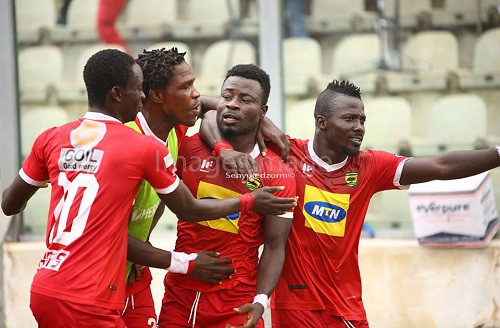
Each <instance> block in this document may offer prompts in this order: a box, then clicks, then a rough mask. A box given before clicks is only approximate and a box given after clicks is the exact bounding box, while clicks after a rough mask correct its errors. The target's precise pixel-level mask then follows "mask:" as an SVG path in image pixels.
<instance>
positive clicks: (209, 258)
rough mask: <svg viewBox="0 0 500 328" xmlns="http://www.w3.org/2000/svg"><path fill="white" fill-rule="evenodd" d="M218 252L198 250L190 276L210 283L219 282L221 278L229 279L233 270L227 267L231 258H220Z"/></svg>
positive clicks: (231, 261)
mask: <svg viewBox="0 0 500 328" xmlns="http://www.w3.org/2000/svg"><path fill="white" fill-rule="evenodd" d="M219 255H220V254H219V253H217V252H212V251H200V252H198V256H197V257H196V259H195V260H194V270H193V272H191V274H190V276H191V277H193V278H195V279H198V280H201V281H203V282H208V283H211V284H220V283H221V280H222V279H230V278H231V275H232V274H234V272H235V270H234V269H233V268H230V267H228V266H227V265H228V264H231V263H233V260H231V259H220V258H219Z"/></svg>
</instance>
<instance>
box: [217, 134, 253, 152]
mask: <svg viewBox="0 0 500 328" xmlns="http://www.w3.org/2000/svg"><path fill="white" fill-rule="evenodd" d="M256 136H257V135H256V134H255V133H251V134H244V135H239V136H227V135H224V134H223V138H224V140H226V141H227V142H229V143H230V144H231V146H233V148H234V150H236V151H239V152H241V153H245V154H250V153H251V152H252V150H253V149H254V147H255V140H256V139H255V138H256Z"/></svg>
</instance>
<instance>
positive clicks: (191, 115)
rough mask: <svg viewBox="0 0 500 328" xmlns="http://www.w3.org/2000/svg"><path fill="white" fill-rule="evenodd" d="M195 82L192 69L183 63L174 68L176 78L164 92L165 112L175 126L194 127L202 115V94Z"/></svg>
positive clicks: (172, 79) (170, 81)
mask: <svg viewBox="0 0 500 328" xmlns="http://www.w3.org/2000/svg"><path fill="white" fill-rule="evenodd" d="M194 80H195V76H194V74H193V71H192V70H191V67H190V66H189V64H188V63H186V62H182V63H180V64H179V65H177V66H175V67H174V76H173V77H172V78H170V80H169V82H168V85H167V86H166V88H165V89H164V90H163V93H164V101H163V112H164V113H165V114H166V115H167V118H168V119H169V120H170V121H171V122H173V123H174V124H175V125H177V124H181V125H186V126H193V125H194V124H195V123H196V119H197V118H198V116H200V114H201V101H200V99H199V98H200V93H199V92H198V90H197V89H196V88H195V86H194Z"/></svg>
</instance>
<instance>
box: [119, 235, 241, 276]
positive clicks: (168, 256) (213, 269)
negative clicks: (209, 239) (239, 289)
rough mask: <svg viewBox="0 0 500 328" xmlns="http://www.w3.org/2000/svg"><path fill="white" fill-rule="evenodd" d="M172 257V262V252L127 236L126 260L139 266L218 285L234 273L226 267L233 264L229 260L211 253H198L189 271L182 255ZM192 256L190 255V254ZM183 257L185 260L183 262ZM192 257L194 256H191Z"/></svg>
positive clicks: (187, 260)
mask: <svg viewBox="0 0 500 328" xmlns="http://www.w3.org/2000/svg"><path fill="white" fill-rule="evenodd" d="M174 254H178V255H179V254H182V255H179V256H174V261H173V262H172V252H168V251H165V250H162V249H160V248H156V247H154V246H153V245H151V244H150V243H149V242H143V241H141V240H139V239H137V238H134V237H132V236H130V235H129V236H128V250H127V260H129V261H130V262H133V263H137V264H140V265H145V266H149V267H153V268H160V269H167V270H169V271H172V272H176V273H187V274H189V275H190V276H192V277H193V278H195V279H198V280H201V281H204V282H208V283H212V284H219V283H220V281H221V280H222V279H229V278H230V277H231V275H232V274H233V273H234V269H233V268H230V267H228V266H227V265H229V264H231V263H233V261H232V260H231V259H220V258H219V253H216V252H211V251H200V252H198V253H195V254H196V258H195V259H194V260H192V261H193V264H194V267H193V268H192V270H191V271H188V268H189V263H188V262H189V258H190V257H188V256H183V255H187V254H184V253H174ZM190 255H192V254H190ZM183 257H185V258H186V260H185V261H184V262H183V259H182V258H183ZM192 257H194V256H192Z"/></svg>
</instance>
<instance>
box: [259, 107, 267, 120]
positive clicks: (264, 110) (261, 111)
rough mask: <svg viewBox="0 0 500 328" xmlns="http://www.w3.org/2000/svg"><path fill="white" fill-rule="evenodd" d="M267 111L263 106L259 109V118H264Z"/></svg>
mask: <svg viewBox="0 0 500 328" xmlns="http://www.w3.org/2000/svg"><path fill="white" fill-rule="evenodd" d="M268 109H269V107H267V105H264V106H262V107H261V108H260V115H259V116H260V118H261V119H263V118H264V116H266V113H267V110H268Z"/></svg>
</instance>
